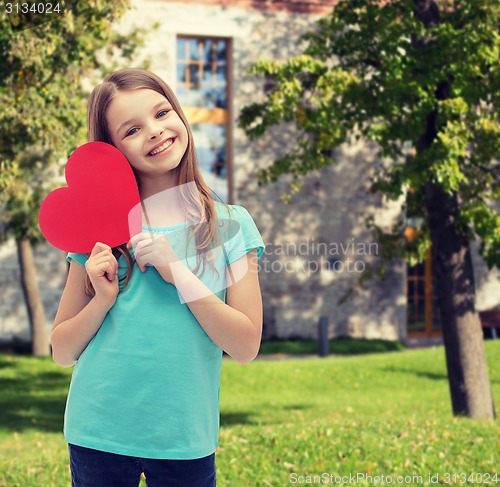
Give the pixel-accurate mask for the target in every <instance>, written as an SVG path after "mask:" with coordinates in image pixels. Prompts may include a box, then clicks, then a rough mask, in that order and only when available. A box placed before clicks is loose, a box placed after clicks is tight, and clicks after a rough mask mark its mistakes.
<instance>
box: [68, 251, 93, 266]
mask: <svg viewBox="0 0 500 487" xmlns="http://www.w3.org/2000/svg"><path fill="white" fill-rule="evenodd" d="M87 259H88V257H87V255H86V254H77V253H75V252H68V255H67V257H66V260H67V261H68V262H71V261H72V260H76V262H78V263H79V264H80V265H81V266H83V267H85V262H87Z"/></svg>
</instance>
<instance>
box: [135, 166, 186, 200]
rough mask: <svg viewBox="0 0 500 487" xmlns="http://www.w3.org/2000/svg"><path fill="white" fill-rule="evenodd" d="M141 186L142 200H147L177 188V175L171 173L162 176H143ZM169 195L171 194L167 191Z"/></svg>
mask: <svg viewBox="0 0 500 487" xmlns="http://www.w3.org/2000/svg"><path fill="white" fill-rule="evenodd" d="M139 181H140V184H139V194H140V196H141V200H145V199H146V198H149V197H151V196H154V195H155V194H158V193H161V192H162V191H165V190H167V189H171V188H174V187H175V186H177V175H176V174H174V173H173V171H170V172H168V173H166V174H164V175H161V176H158V175H156V176H141V177H140V179H139ZM167 193H169V192H168V191H167Z"/></svg>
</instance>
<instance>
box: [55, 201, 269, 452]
mask: <svg viewBox="0 0 500 487" xmlns="http://www.w3.org/2000/svg"><path fill="white" fill-rule="evenodd" d="M230 208H231V212H230V215H228V212H227V210H226V208H225V207H224V206H223V205H221V204H220V203H216V210H217V215H218V218H219V219H220V222H221V223H220V225H219V226H220V227H221V228H222V229H223V230H224V229H229V230H230V231H229V232H227V233H224V231H223V232H222V234H221V235H222V236H221V241H222V243H223V246H224V250H225V253H224V252H219V253H218V257H217V258H216V259H215V268H216V269H217V270H218V271H219V272H218V274H219V275H218V276H217V275H216V273H215V274H214V273H213V271H212V270H211V269H210V267H208V266H207V268H206V269H205V272H204V274H203V275H202V276H201V277H200V279H201V280H202V281H203V282H204V283H205V284H206V285H207V286H208V287H209V288H210V289H211V290H212V291H213V292H214V293H215V294H216V295H217V296H219V297H220V298H221V299H222V300H225V288H224V286H223V285H221V283H222V282H221V279H224V280H225V269H226V265H228V264H230V263H232V262H234V261H235V260H237V259H238V258H240V257H241V256H243V255H245V254H246V253H247V252H249V251H250V250H252V249H257V255H258V257H259V258H260V257H261V256H262V254H263V253H264V242H263V241H262V237H261V235H260V233H259V230H258V229H257V226H256V225H255V223H254V221H253V219H252V217H251V216H250V214H249V213H248V212H247V210H246V209H245V208H243V207H242V206H238V205H232V206H230ZM186 228H187V224H185V223H184V224H182V223H181V224H179V225H175V226H173V227H161V228H160V227H158V228H153V229H152V231H153V232H154V233H160V234H164V235H166V236H167V238H168V239H169V242H171V244H172V246H173V247H174V250H176V253H177V254H178V255H181V254H180V253H179V252H180V250H181V249H180V248H177V247H176V243H175V241H176V237H179V235H180V237H179V238H177V241H178V242H179V244H181V243H182V244H183V245H184V246H185V244H186V242H185V239H184V238H183V236H182V235H183V231H184V230H185V229H186ZM192 241H193V242H194V238H193V239H192ZM185 250H186V248H185V247H184V251H185ZM215 255H217V252H215ZM186 257H187V262H189V258H188V257H189V256H186ZM67 258H68V261H71V260H72V259H74V260H75V261H77V262H78V263H80V264H82V265H84V264H85V261H86V260H87V256H86V255H85V254H74V253H69V254H68V257H67ZM118 264H119V274H121V273H123V272H124V271H126V264H125V261H124V258H123V257H120V259H119V260H118ZM191 267H192V268H193V267H194V266H191ZM188 304H189V303H187V304H186V303H185V302H184V301H183V300H182V299H180V294H179V293H178V292H177V289H176V288H175V286H174V285H173V284H170V283H167V282H165V281H164V280H163V279H162V278H161V276H160V275H159V274H158V272H157V271H156V269H155V268H154V267H147V268H146V271H145V272H141V271H140V270H139V269H138V267H137V265H136V264H135V265H134V269H133V272H132V275H131V278H130V281H129V283H128V284H127V287H126V288H125V290H124V291H122V292H120V294H118V297H117V299H116V302H115V304H114V305H113V307H112V308H111V309H110V310H109V312H108V313H107V315H106V317H105V319H104V321H103V323H102V325H101V327H100V328H99V330H98V331H97V333H96V334H95V335H94V337H93V338H92V339H91V340H90V342H89V343H88V345H87V347H86V348H85V349H84V351H83V352H82V353H81V355H80V357H79V359H78V361H77V362H76V363H75V365H74V368H73V374H72V377H71V384H70V387H69V392H68V397H67V401H66V410H65V415H64V437H65V440H66V442H68V443H72V444H75V445H79V446H83V447H87V448H92V449H96V450H101V451H106V452H111V453H117V454H122V455H129V456H135V457H140V458H156V459H180V460H182V459H195V458H201V457H205V456H207V455H210V454H212V453H213V452H214V451H215V450H216V448H217V445H218V434H219V399H220V368H221V363H222V350H221V348H220V347H219V346H217V345H216V344H215V343H214V342H213V341H212V340H211V339H210V337H209V336H208V335H207V334H206V333H205V331H204V330H203V328H202V327H201V325H200V324H199V323H198V321H197V320H196V318H195V317H194V315H193V314H192V313H191V311H190V309H189V305H188Z"/></svg>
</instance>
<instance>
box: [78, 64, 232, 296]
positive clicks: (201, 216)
mask: <svg viewBox="0 0 500 487" xmlns="http://www.w3.org/2000/svg"><path fill="white" fill-rule="evenodd" d="M141 88H147V89H150V90H154V91H156V92H157V93H159V94H160V95H163V96H164V97H165V98H166V99H167V100H168V102H169V103H170V105H172V108H173V109H174V110H175V111H176V112H177V115H179V117H180V119H181V120H182V123H183V124H184V126H185V127H186V130H187V134H188V144H187V148H186V152H185V153H184V155H183V156H182V159H181V161H180V163H179V165H178V166H177V168H176V169H174V171H176V176H177V181H176V184H177V185H181V184H186V183H191V182H194V183H195V184H196V188H197V189H198V198H196V197H193V195H192V194H191V192H189V191H187V192H184V191H181V192H180V194H181V197H180V205H181V208H182V209H183V211H184V213H185V214H186V215H187V219H188V223H189V224H190V225H189V228H190V229H191V228H192V226H194V225H191V224H193V223H194V222H198V223H197V224H196V226H195V228H194V230H193V231H192V233H191V235H190V237H189V240H191V238H192V237H193V236H194V237H195V242H196V250H197V252H196V254H197V263H196V268H195V269H194V272H195V273H196V272H198V270H199V268H200V265H203V272H204V270H205V266H206V263H207V261H208V262H209V263H210V264H211V265H212V267H213V262H212V259H210V257H209V256H210V255H211V254H210V249H211V244H212V242H214V243H215V248H217V244H218V243H219V242H218V232H217V231H216V230H217V215H216V211H215V204H214V200H213V198H212V196H211V190H210V188H209V187H208V186H207V185H206V183H205V181H204V180H203V177H202V175H201V172H200V170H199V167H198V162H197V158H196V150H195V147H194V138H193V133H192V132H191V128H190V126H189V123H188V121H187V119H186V116H185V114H184V112H183V110H182V108H181V106H180V104H179V101H178V100H177V97H176V96H175V94H174V92H173V91H172V89H171V88H170V86H168V85H167V83H165V81H163V80H162V79H161V78H160V77H159V76H157V75H156V74H154V73H152V72H150V71H147V70H145V69H140V68H125V69H120V70H118V71H115V72H113V73H111V74H109V75H108V76H106V77H105V78H104V80H103V82H102V83H101V84H100V85H97V86H96V87H95V88H94V89H93V91H92V93H91V94H90V97H89V100H88V118H87V128H88V140H89V142H107V143H108V144H111V145H113V143H112V141H111V138H110V137H109V130H108V126H107V120H106V112H107V109H108V107H109V104H110V103H111V101H112V100H113V98H114V97H115V95H116V94H117V93H118V92H119V91H125V90H136V89H141ZM185 193H187V194H185ZM226 207H227V206H226ZM189 240H188V242H189ZM113 255H114V256H115V257H117V258H118V257H119V256H120V255H123V256H124V257H125V259H126V261H127V267H128V269H127V274H126V276H125V277H124V281H125V282H124V284H123V287H122V289H121V290H123V289H124V288H125V286H126V285H127V283H128V281H129V279H130V275H131V273H132V267H133V260H132V257H131V255H130V252H129V251H128V249H127V248H126V244H123V245H120V246H119V247H115V248H114V249H113ZM200 256H201V258H200ZM85 288H86V291H87V293H88V294H90V295H94V294H95V291H94V289H93V286H92V283H91V282H90V279H89V277H88V274H87V275H86V276H85Z"/></svg>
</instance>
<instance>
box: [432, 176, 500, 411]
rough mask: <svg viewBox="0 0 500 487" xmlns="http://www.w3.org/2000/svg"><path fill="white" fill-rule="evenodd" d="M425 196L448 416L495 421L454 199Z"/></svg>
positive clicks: (436, 192)
mask: <svg viewBox="0 0 500 487" xmlns="http://www.w3.org/2000/svg"><path fill="white" fill-rule="evenodd" d="M425 195H426V198H425V199H426V207H427V213H428V219H429V227H430V232H431V240H432V251H433V252H432V259H433V270H435V276H436V286H437V296H438V300H439V310H440V314H441V323H442V327H443V338H444V345H445V350H446V365H447V369H448V380H449V385H450V393H451V403H452V408H453V414H454V415H455V416H468V417H471V418H487V419H490V418H495V417H496V416H495V408H494V405H493V397H492V394H491V389H490V381H489V377H488V367H487V364H486V358H485V353H484V343H483V332H482V329H481V322H480V319H479V315H478V313H477V312H476V305H475V300H476V289H475V284H474V273H473V268H472V259H471V253H470V247H469V241H468V239H467V237H466V236H462V235H459V234H458V233H457V231H456V230H455V228H454V225H453V222H454V221H455V220H456V216H457V212H458V201H457V195H456V194H453V195H450V194H448V193H446V192H445V191H444V190H443V189H442V188H441V187H439V186H436V185H434V184H432V183H426V186H425Z"/></svg>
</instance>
